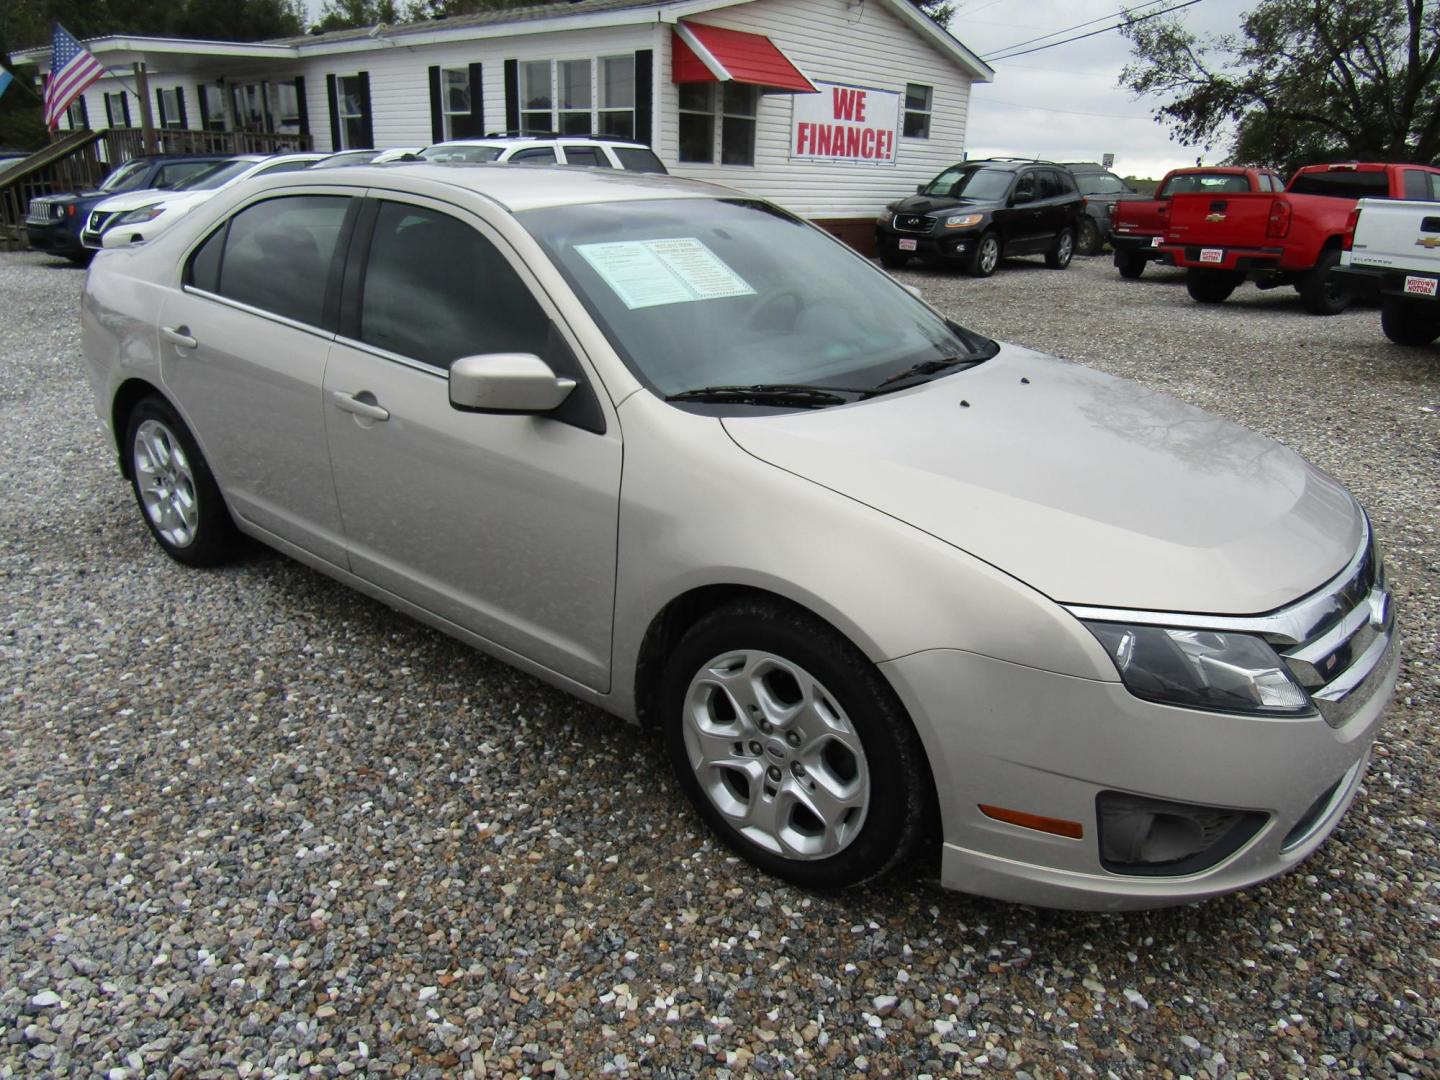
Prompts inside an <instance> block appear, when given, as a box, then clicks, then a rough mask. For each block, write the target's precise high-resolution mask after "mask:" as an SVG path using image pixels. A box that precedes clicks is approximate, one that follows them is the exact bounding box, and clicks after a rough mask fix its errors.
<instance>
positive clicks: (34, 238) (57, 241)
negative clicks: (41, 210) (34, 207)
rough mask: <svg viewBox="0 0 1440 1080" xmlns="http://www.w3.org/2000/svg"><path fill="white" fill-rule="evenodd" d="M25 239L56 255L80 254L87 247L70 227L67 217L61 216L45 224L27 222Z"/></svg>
mask: <svg viewBox="0 0 1440 1080" xmlns="http://www.w3.org/2000/svg"><path fill="white" fill-rule="evenodd" d="M25 239H26V241H27V242H28V243H29V244H30V246H31V247H32V248H34V249H35V250H37V251H48V252H52V253H53V254H56V255H78V254H80V253H81V252H82V251H84V250H85V249H84V248H83V247H82V246H81V244H80V237H78V236H77V235H75V233H74V232H73V231H71V229H70V225H69V222H68V221H67V220H66V219H65V218H59V219H56V220H54V221H52V222H48V223H46V224H44V225H40V224H37V223H35V222H33V221H30V220H28V219H27V220H26V222H25Z"/></svg>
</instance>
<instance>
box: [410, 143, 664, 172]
mask: <svg viewBox="0 0 1440 1080" xmlns="http://www.w3.org/2000/svg"><path fill="white" fill-rule="evenodd" d="M420 157H421V159H422V160H424V161H435V162H444V161H494V162H499V163H501V164H520V163H522V162H523V163H526V164H530V165H588V166H591V167H593V168H601V169H625V170H628V171H629V172H650V173H663V172H666V171H668V170H667V169H666V168H665V166H664V164H662V163H661V161H660V159H659V158H658V157H656V156H655V151H653V150H651V149H650V148H649V147H648V146H646V145H645V144H644V143H639V142H632V141H630V140H628V139H611V138H604V137H599V138H597V137H594V136H588V135H509V134H505V135H488V136H486V137H485V138H483V139H453V140H451V141H450V142H442V143H436V144H435V145H434V146H430V147H427V148H426V149H424V150H422V151H420Z"/></svg>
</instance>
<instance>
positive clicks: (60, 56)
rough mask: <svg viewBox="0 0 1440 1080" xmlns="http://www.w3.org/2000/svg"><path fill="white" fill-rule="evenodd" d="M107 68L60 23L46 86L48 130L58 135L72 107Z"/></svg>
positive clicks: (54, 41) (53, 43) (53, 42)
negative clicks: (57, 131)
mask: <svg viewBox="0 0 1440 1080" xmlns="http://www.w3.org/2000/svg"><path fill="white" fill-rule="evenodd" d="M104 74H105V68H104V66H103V65H102V64H101V63H100V61H99V60H96V59H95V57H94V55H92V54H91V52H90V50H88V49H86V48H85V46H83V45H81V44H80V43H79V42H78V41H76V40H75V39H74V38H73V37H71V36H70V35H69V34H68V33H66V31H65V28H64V27H63V26H61V25H60V24H59V23H56V24H55V37H54V38H53V39H52V40H51V42H50V78H49V79H47V80H46V82H45V126H46V127H48V128H49V129H50V130H51V131H54V130H55V129H56V128H57V127H59V126H60V118H61V117H62V116H64V115H65V110H66V109H68V108H69V107H70V103H71V102H72V101H74V100H75V99H76V98H77V97H79V96H80V95H81V94H83V93H84V92H85V88H86V87H87V86H89V85H90V84H91V83H93V82H94V81H95V80H96V79H98V78H100V76H102V75H104Z"/></svg>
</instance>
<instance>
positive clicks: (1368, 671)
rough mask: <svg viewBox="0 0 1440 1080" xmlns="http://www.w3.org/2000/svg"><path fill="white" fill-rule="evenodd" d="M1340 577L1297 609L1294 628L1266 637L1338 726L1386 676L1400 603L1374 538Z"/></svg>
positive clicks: (1302, 684)
mask: <svg viewBox="0 0 1440 1080" xmlns="http://www.w3.org/2000/svg"><path fill="white" fill-rule="evenodd" d="M1338 581H1339V584H1338V585H1337V586H1336V587H1334V588H1332V589H1329V590H1327V591H1326V592H1324V593H1322V594H1320V595H1319V596H1317V597H1312V598H1311V599H1309V600H1306V601H1302V602H1301V603H1300V604H1298V605H1296V608H1295V609H1292V610H1295V611H1296V612H1297V613H1303V614H1302V615H1301V617H1300V618H1298V619H1297V620H1296V621H1295V622H1294V623H1293V626H1294V629H1293V630H1291V631H1290V632H1288V633H1282V634H1273V633H1272V634H1269V635H1266V636H1267V637H1269V638H1270V640H1271V643H1272V644H1273V645H1275V647H1276V649H1277V650H1278V651H1279V652H1280V654H1281V656H1282V657H1284V659H1285V664H1286V666H1287V667H1289V669H1290V673H1291V674H1292V675H1294V676H1295V679H1296V681H1297V682H1299V683H1300V685H1301V686H1303V687H1304V688H1305V690H1306V692H1308V693H1309V695H1310V697H1311V699H1312V700H1313V701H1314V702H1315V707H1316V708H1318V709H1319V710H1320V715H1322V716H1323V717H1325V719H1326V721H1327V722H1329V723H1330V724H1331V726H1333V727H1339V726H1341V725H1342V724H1344V723H1345V722H1346V721H1347V720H1349V719H1350V717H1351V716H1353V715H1354V713H1355V710H1356V709H1357V708H1358V707H1359V705H1360V704H1361V703H1362V702H1364V701H1365V700H1367V699H1368V698H1369V695H1368V694H1367V693H1365V692H1364V690H1365V688H1366V687H1367V686H1368V685H1369V684H1370V683H1371V681H1372V680H1373V679H1375V678H1379V677H1381V676H1383V675H1384V673H1385V671H1386V670H1387V669H1388V667H1389V666H1390V665H1389V663H1388V661H1389V660H1390V658H1391V653H1392V652H1393V649H1394V647H1395V642H1396V633H1395V604H1394V602H1393V601H1392V599H1391V597H1390V591H1389V590H1388V589H1387V588H1386V587H1385V566H1384V563H1383V562H1382V560H1381V559H1380V556H1379V553H1378V552H1377V551H1376V548H1375V544H1374V542H1373V540H1372V541H1370V542H1367V543H1366V545H1365V547H1364V548H1363V549H1362V551H1361V552H1360V554H1359V556H1358V557H1357V559H1356V561H1355V562H1352V563H1351V565H1350V566H1349V567H1347V568H1346V570H1345V573H1344V574H1342V576H1341V577H1340V578H1339V579H1338Z"/></svg>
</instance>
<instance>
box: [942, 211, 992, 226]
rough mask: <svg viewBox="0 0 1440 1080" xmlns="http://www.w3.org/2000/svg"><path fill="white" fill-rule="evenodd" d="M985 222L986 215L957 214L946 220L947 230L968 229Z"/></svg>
mask: <svg viewBox="0 0 1440 1080" xmlns="http://www.w3.org/2000/svg"><path fill="white" fill-rule="evenodd" d="M984 220H985V215H984V214H956V215H955V216H954V217H947V218H946V219H945V228H947V229H968V228H970V227H971V226H972V225H979V224H980V222H982V221H984Z"/></svg>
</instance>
